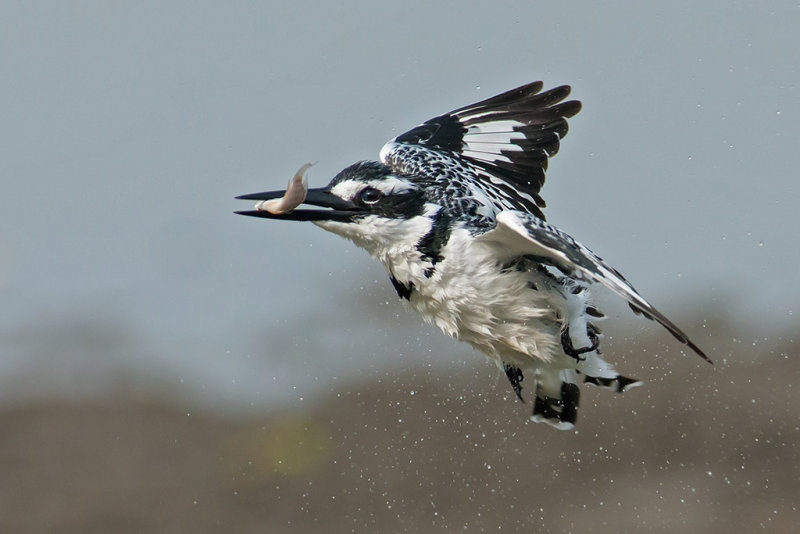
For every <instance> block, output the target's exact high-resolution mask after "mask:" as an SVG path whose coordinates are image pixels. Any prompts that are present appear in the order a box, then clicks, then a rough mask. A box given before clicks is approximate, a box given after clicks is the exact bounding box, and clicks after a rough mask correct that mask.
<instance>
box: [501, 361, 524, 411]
mask: <svg viewBox="0 0 800 534" xmlns="http://www.w3.org/2000/svg"><path fill="white" fill-rule="evenodd" d="M503 370H504V371H505V372H506V376H507V377H508V381H509V382H511V387H512V388H513V389H514V393H516V394H517V398H518V399H519V400H521V401H522V402H525V399H523V398H522V386H521V385H520V382H522V381H523V380H525V377H524V376H522V369H520V368H519V367H517V366H516V365H508V364H507V363H505V362H503Z"/></svg>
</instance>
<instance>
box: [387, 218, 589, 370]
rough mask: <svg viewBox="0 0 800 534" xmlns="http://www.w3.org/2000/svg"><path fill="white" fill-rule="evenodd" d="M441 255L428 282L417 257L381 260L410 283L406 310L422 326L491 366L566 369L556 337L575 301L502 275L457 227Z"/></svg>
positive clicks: (579, 302) (536, 280)
mask: <svg viewBox="0 0 800 534" xmlns="http://www.w3.org/2000/svg"><path fill="white" fill-rule="evenodd" d="M442 256H443V257H444V259H443V260H442V261H440V262H439V263H437V264H436V266H435V269H434V270H433V274H432V275H431V276H430V278H428V277H426V276H425V269H426V268H427V267H430V266H431V264H430V262H427V261H423V260H422V259H420V257H419V255H418V254H411V255H409V254H408V253H406V254H401V255H394V254H389V255H387V256H386V257H385V258H384V260H385V261H384V264H385V265H386V268H387V270H388V271H389V273H390V274H391V275H393V276H394V277H395V278H397V279H398V280H399V281H401V282H403V283H405V284H406V285H408V284H409V283H413V284H414V286H413V287H414V290H413V292H412V293H411V295H410V298H409V300H408V304H409V305H410V307H411V308H413V309H415V310H416V311H418V312H419V313H420V314H421V315H422V316H423V317H424V318H425V320H426V321H427V322H429V323H431V324H435V325H436V326H438V327H439V328H441V329H442V330H443V331H444V332H445V333H447V334H449V335H451V336H453V337H455V338H457V339H459V340H462V341H465V342H467V343H469V344H471V345H472V346H474V347H475V348H477V349H479V350H481V351H483V352H485V353H486V354H488V355H489V356H491V357H493V358H494V359H497V360H498V361H502V362H506V363H513V364H516V365H520V366H522V367H525V368H532V367H539V364H541V363H549V364H550V365H551V366H555V367H561V366H564V367H573V366H574V363H575V361H574V359H572V358H569V357H566V355H565V354H564V352H563V350H562V348H561V342H560V335H561V330H562V325H563V323H564V320H565V318H569V317H570V316H571V315H574V313H571V312H572V308H575V309H576V310H578V309H579V310H580V312H581V313H582V310H583V307H584V306H585V300H584V297H583V296H578V295H573V294H571V293H569V292H567V294H566V295H565V294H564V291H563V288H562V287H560V286H559V285H558V284H557V283H556V282H555V281H554V280H553V279H552V278H550V277H548V276H547V275H545V274H542V273H540V272H537V271H535V270H534V271H529V270H519V269H516V268H514V267H513V266H512V267H509V268H506V269H504V268H503V266H501V265H498V263H497V260H496V259H494V258H493V255H492V253H491V251H490V250H489V249H488V248H487V247H486V246H485V245H483V244H481V243H476V242H475V240H474V239H473V238H472V237H471V236H470V234H469V233H468V232H467V231H466V230H464V229H455V230H454V231H453V233H452V235H451V237H450V240H449V241H448V243H447V245H446V246H445V247H444V248H443V250H442ZM534 288H535V289H534ZM570 300H572V301H575V302H570ZM584 329H585V328H583V329H581V330H584Z"/></svg>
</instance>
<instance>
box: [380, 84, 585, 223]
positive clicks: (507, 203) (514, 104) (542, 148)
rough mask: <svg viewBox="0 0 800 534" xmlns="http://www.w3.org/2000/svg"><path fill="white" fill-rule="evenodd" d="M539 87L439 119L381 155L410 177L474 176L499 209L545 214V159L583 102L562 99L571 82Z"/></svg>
mask: <svg viewBox="0 0 800 534" xmlns="http://www.w3.org/2000/svg"><path fill="white" fill-rule="evenodd" d="M542 87H543V84H542V82H533V83H530V84H527V85H523V86H521V87H517V88H516V89H512V90H510V91H506V92H505V93H502V94H499V95H497V96H494V97H491V98H488V99H486V100H483V101H481V102H477V103H475V104H471V105H469V106H465V107H462V108H459V109H457V110H454V111H451V112H450V113H446V114H444V115H440V116H438V117H435V118H433V119H431V120H429V121H427V122H425V123H423V124H421V125H419V126H417V127H416V128H414V129H412V130H410V131H408V132H406V133H404V134H402V135H399V136H397V137H396V138H394V139H393V140H391V141H390V142H389V143H387V144H386V145H385V146H384V147H383V149H382V150H381V160H382V161H383V162H384V163H385V164H387V165H389V166H390V167H392V168H393V169H395V170H396V171H398V172H403V173H406V174H412V175H418V176H426V175H427V176H432V175H434V174H435V175H436V176H437V177H440V178H441V177H445V176H447V175H448V174H449V175H450V176H449V178H450V179H453V180H464V179H467V178H468V179H471V180H473V181H474V183H471V184H470V186H475V187H478V188H479V189H480V190H481V192H482V193H484V194H485V195H486V196H487V197H488V198H489V199H490V200H491V202H493V203H494V204H495V206H496V208H497V211H500V210H503V209H517V210H523V211H527V212H530V213H533V214H534V215H536V216H537V217H539V218H542V219H543V218H544V215H543V213H542V211H541V210H542V208H544V207H545V202H544V200H543V199H542V197H541V196H540V195H539V191H540V190H541V188H542V185H543V184H544V179H545V171H546V170H547V161H548V158H549V157H551V156H553V155H555V154H556V152H558V148H559V144H560V141H561V138H562V137H564V136H565V135H566V134H567V129H568V127H567V119H568V118H569V117H572V116H574V115H575V114H576V113H578V111H580V109H581V104H580V102H578V101H576V100H570V101H566V102H565V101H564V99H565V98H566V97H567V96H568V95H569V93H570V87H569V86H566V85H564V86H561V87H556V88H554V89H550V90H548V91H544V92H542ZM453 163H455V164H456V166H457V167H458V168H457V169H453V168H452V167H453Z"/></svg>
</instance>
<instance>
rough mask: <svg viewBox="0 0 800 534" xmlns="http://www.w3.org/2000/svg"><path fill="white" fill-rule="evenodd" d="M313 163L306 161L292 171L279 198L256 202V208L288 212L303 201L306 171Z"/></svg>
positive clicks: (272, 211)
mask: <svg viewBox="0 0 800 534" xmlns="http://www.w3.org/2000/svg"><path fill="white" fill-rule="evenodd" d="M312 165H314V164H313V163H306V164H305V165H303V166H302V167H300V168H299V169H297V172H296V173H294V176H293V177H292V179H291V180H289V185H288V186H287V187H286V193H285V194H284V195H283V196H282V197H281V198H273V199H271V200H264V201H262V202H259V203H258V204H256V210H258V211H267V212H269V213H274V214H276V215H277V214H281V213H290V212H291V211H292V210H294V209H295V208H296V207H297V206H299V205H300V204H302V203H303V201H304V200H305V199H306V194H307V193H308V178H306V172H308V169H309V168H311V166H312Z"/></svg>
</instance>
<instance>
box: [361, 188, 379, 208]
mask: <svg viewBox="0 0 800 534" xmlns="http://www.w3.org/2000/svg"><path fill="white" fill-rule="evenodd" d="M360 197H361V201H362V202H363V203H364V204H375V203H376V202H378V201H379V200H380V199H381V198H382V197H383V193H381V192H380V191H378V190H377V189H375V188H374V187H368V188H366V189H364V190H363V191H361V195H360Z"/></svg>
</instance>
